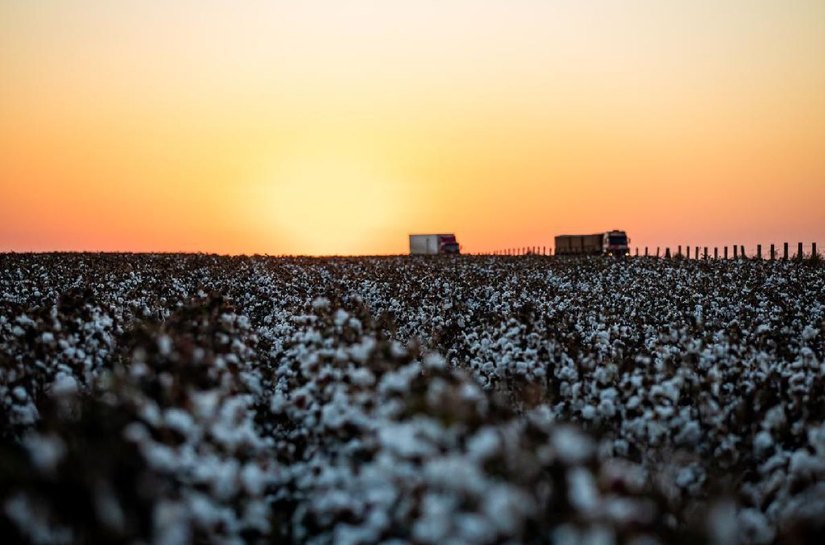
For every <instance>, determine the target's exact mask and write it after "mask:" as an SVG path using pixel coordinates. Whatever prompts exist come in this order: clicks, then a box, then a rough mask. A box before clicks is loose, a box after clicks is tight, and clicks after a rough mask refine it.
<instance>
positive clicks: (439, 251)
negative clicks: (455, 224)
mask: <svg viewBox="0 0 825 545" xmlns="http://www.w3.org/2000/svg"><path fill="white" fill-rule="evenodd" d="M459 253H461V252H460V248H459V245H458V241H457V240H456V238H455V235H453V234H440V235H410V255H446V254H449V255H458V254H459Z"/></svg>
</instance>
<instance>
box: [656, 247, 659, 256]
mask: <svg viewBox="0 0 825 545" xmlns="http://www.w3.org/2000/svg"><path fill="white" fill-rule="evenodd" d="M656 257H659V247H658V246H656Z"/></svg>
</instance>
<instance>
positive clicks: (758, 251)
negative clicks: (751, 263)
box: [756, 244, 762, 259]
mask: <svg viewBox="0 0 825 545" xmlns="http://www.w3.org/2000/svg"><path fill="white" fill-rule="evenodd" d="M756 259H762V245H761V244H757V245H756Z"/></svg>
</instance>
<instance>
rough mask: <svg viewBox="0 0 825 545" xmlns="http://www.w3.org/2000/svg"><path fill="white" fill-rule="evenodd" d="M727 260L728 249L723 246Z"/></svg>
mask: <svg viewBox="0 0 825 545" xmlns="http://www.w3.org/2000/svg"><path fill="white" fill-rule="evenodd" d="M727 258H728V247H727V246H725V259H727Z"/></svg>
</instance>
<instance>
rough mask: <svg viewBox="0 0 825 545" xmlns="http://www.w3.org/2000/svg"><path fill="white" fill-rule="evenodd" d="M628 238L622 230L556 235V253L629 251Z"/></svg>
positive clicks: (616, 252)
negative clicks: (590, 233)
mask: <svg viewBox="0 0 825 545" xmlns="http://www.w3.org/2000/svg"><path fill="white" fill-rule="evenodd" d="M628 242H630V241H629V239H628V238H627V233H625V232H624V231H607V232H605V233H596V234H593V235H558V236H557V237H556V255H613V256H617V257H621V256H626V255H628V253H629V249H628Z"/></svg>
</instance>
